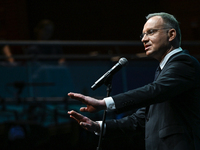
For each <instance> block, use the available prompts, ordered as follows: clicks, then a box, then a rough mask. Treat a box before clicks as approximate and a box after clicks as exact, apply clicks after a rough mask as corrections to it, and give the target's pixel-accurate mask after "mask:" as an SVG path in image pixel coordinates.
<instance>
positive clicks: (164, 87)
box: [112, 55, 199, 113]
mask: <svg viewBox="0 0 200 150" xmlns="http://www.w3.org/2000/svg"><path fill="white" fill-rule="evenodd" d="M197 69H199V64H198V62H197V61H195V60H194V59H193V58H191V57H190V56H189V55H182V56H179V55H178V56H176V57H173V58H172V59H171V60H170V61H169V62H168V63H167V64H166V65H165V67H164V68H163V70H162V71H161V73H160V75H159V77H158V78H157V80H156V81H154V82H152V83H150V84H148V85H145V86H143V87H140V88H137V89H134V90H130V91H128V92H125V93H122V94H118V95H116V96H113V97H112V98H113V100H114V102H115V106H116V112H117V113H121V112H123V111H128V110H131V109H135V108H141V107H146V106H148V105H151V104H155V103H161V102H164V101H167V100H172V99H173V98H175V97H176V96H178V95H180V94H184V93H185V92H187V91H189V90H191V89H192V88H195V86H197V85H196V83H199V81H198V80H199V77H198V76H197V74H196V71H197ZM198 71H199V70H198Z"/></svg>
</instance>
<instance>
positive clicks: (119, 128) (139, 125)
mask: <svg viewBox="0 0 200 150" xmlns="http://www.w3.org/2000/svg"><path fill="white" fill-rule="evenodd" d="M145 110H146V108H145V107H143V108H141V109H138V110H137V111H136V112H135V113H133V114H132V115H129V116H126V117H124V118H121V119H112V120H107V121H106V122H105V123H106V133H105V136H109V137H110V136H121V135H134V134H141V133H144V126H145Z"/></svg>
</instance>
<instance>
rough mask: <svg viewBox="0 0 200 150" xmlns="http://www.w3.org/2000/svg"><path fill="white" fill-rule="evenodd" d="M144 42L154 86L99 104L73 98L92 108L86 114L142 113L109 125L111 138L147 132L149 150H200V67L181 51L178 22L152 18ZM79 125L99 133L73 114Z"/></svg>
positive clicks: (158, 16) (158, 15)
mask: <svg viewBox="0 0 200 150" xmlns="http://www.w3.org/2000/svg"><path fill="white" fill-rule="evenodd" d="M141 41H142V42H143V44H144V47H145V52H146V55H147V56H149V57H153V58H155V59H157V60H158V61H159V62H160V64H159V67H158V72H159V75H157V76H156V78H155V80H154V82H152V83H150V84H148V85H145V86H143V87H140V88H137V89H133V90H130V91H128V92H125V93H121V94H118V95H115V96H112V97H107V98H104V99H103V100H97V99H95V98H92V97H89V96H84V95H82V94H77V93H69V94H68V95H69V96H70V97H71V98H73V99H77V100H79V101H81V102H83V103H84V104H86V105H87V107H82V108H80V111H82V112H97V111H99V110H114V111H116V112H117V113H121V112H124V111H127V110H132V109H136V108H141V109H138V111H137V112H136V113H134V114H133V115H131V116H128V117H126V118H123V119H120V120H110V121H106V133H105V134H109V133H112V132H115V131H116V132H117V131H119V130H120V131H122V132H127V131H132V132H134V131H137V129H140V127H143V126H145V147H146V149H147V150H199V149H200V65H199V62H198V61H197V60H196V59H195V58H194V57H192V56H191V55H189V53H188V52H187V51H184V50H182V49H181V48H180V44H181V32H180V28H179V24H178V21H177V20H176V19H175V18H174V16H173V15H170V14H168V13H153V14H149V15H148V16H147V21H146V23H145V25H144V27H143V33H142V35H141ZM69 114H70V116H71V117H72V118H74V119H76V120H77V121H78V122H79V123H80V125H81V126H82V127H84V128H86V129H88V130H90V131H96V132H99V130H100V125H99V123H98V122H93V121H91V120H90V119H89V118H87V117H84V116H82V115H81V114H78V113H77V112H75V111H70V112H69Z"/></svg>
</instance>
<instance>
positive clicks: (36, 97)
mask: <svg viewBox="0 0 200 150" xmlns="http://www.w3.org/2000/svg"><path fill="white" fill-rule="evenodd" d="M199 2H200V1H199V0H198V1H194V0H193V1H192V0H190V1H188V0H187V1H180V0H177V1H172V0H167V1H166V0H164V1H159V0H153V1H145V0H140V1H137V2H136V1H66V0H57V1H55V0H52V1H45V0H40V1H35V0H17V1H16V0H7V1H1V2H0V50H1V52H0V72H1V73H0V149H16V148H20V149H70V150H79V149H81V150H93V149H96V148H97V146H98V139H99V137H98V136H96V135H94V134H93V133H89V132H87V131H85V130H83V129H82V128H80V126H79V125H78V123H77V122H75V121H74V120H72V119H71V118H69V115H68V114H67V112H68V111H69V110H76V111H78V112H79V108H80V107H81V106H83V104H82V103H80V102H78V101H75V100H72V99H70V98H69V97H68V96H67V94H68V93H69V92H79V93H82V94H85V95H89V96H93V97H96V98H103V97H105V96H106V95H107V91H106V86H105V85H102V86H101V87H100V88H98V89H96V90H95V91H93V90H92V89H91V88H90V87H91V86H92V85H93V84H94V82H95V81H96V80H97V79H99V78H100V77H101V76H102V75H103V74H104V73H105V72H106V71H108V70H109V69H110V68H111V67H112V66H113V65H115V64H116V63H117V62H118V60H119V59H120V58H121V57H126V58H127V59H128V61H129V63H128V64H127V65H126V66H125V67H123V68H122V69H121V70H120V71H119V72H117V73H116V74H115V75H114V76H113V80H112V91H111V95H115V94H118V93H121V92H125V91H127V90H130V89H134V88H137V87H140V86H143V85H145V84H147V83H150V82H151V81H152V80H153V77H154V71H155V69H156V67H157V65H158V62H156V61H155V60H152V59H150V58H146V57H145V53H144V48H143V46H142V44H141V42H140V41H139V40H140V39H139V35H140V34H141V32H142V28H143V24H144V23H145V16H146V15H148V14H149V13H152V12H161V11H165V12H168V13H171V14H174V15H175V17H176V18H177V19H178V20H179V22H180V27H181V29H182V35H183V36H182V40H183V42H182V48H183V49H188V50H189V51H190V53H191V54H192V55H193V56H195V57H196V58H197V59H200V58H199V46H200V42H199V40H200V29H199V24H200V17H199V7H198V6H199ZM173 6H179V8H178V9H177V8H176V7H173ZM134 111H136V110H133V111H128V112H126V113H123V114H118V115H117V114H114V113H112V112H108V114H107V118H106V119H112V118H121V117H123V116H126V115H128V114H131V113H133V112H134ZM82 114H84V115H86V116H87V117H89V118H91V119H92V120H102V117H103V112H99V113H94V114H91V113H82ZM143 139H144V137H143V133H142V134H141V135H135V134H133V135H132V136H131V137H130V136H128V135H121V136H119V137H110V138H108V139H103V143H102V147H103V149H116V150H117V149H120V150H121V149H129V148H130V147H132V149H135V150H137V149H138V150H141V149H144V140H143Z"/></svg>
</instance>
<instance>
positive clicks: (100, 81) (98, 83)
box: [91, 58, 128, 90]
mask: <svg viewBox="0 0 200 150" xmlns="http://www.w3.org/2000/svg"><path fill="white" fill-rule="evenodd" d="M127 63H128V60H127V59H126V58H120V60H119V61H118V63H117V64H116V65H114V66H113V67H112V68H111V69H110V70H108V71H107V72H106V73H105V74H104V75H103V76H102V77H101V78H99V79H98V80H97V81H96V82H95V83H94V84H93V85H92V86H91V89H92V90H96V89H97V88H98V87H100V86H101V85H102V84H104V83H105V82H106V81H107V79H108V77H111V76H113V75H114V74H115V73H116V72H117V71H119V70H120V69H121V68H122V67H123V66H125V65H126V64H127Z"/></svg>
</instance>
